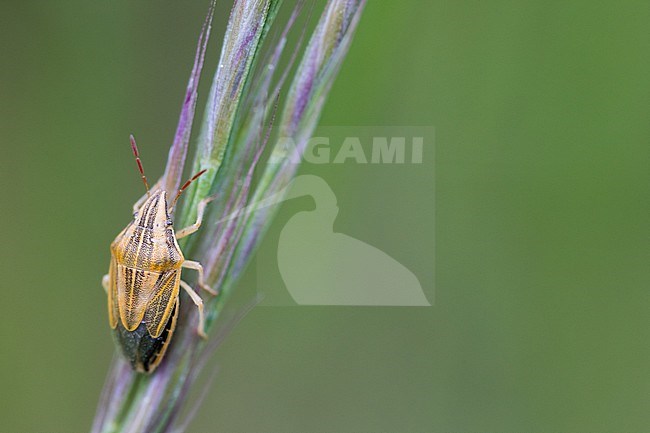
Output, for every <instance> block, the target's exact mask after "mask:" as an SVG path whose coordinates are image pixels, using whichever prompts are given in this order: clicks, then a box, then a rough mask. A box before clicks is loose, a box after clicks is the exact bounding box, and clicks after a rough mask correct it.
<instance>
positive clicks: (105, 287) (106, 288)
mask: <svg viewBox="0 0 650 433" xmlns="http://www.w3.org/2000/svg"><path fill="white" fill-rule="evenodd" d="M108 279H109V277H108V274H106V275H104V276H103V277H102V286H103V287H104V291H105V292H106V294H108Z"/></svg>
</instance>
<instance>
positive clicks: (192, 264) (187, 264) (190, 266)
mask: <svg viewBox="0 0 650 433" xmlns="http://www.w3.org/2000/svg"><path fill="white" fill-rule="evenodd" d="M183 267H184V268H187V269H194V270H195V271H196V272H198V273H199V287H200V288H202V289H203V290H205V291H206V292H208V293H210V294H211V295H213V296H217V295H218V294H219V292H217V291H216V290H214V289H213V288H212V287H210V286H208V285H207V284H206V283H205V279H204V277H203V266H201V263H199V262H195V261H193V260H185V261H184V262H183Z"/></svg>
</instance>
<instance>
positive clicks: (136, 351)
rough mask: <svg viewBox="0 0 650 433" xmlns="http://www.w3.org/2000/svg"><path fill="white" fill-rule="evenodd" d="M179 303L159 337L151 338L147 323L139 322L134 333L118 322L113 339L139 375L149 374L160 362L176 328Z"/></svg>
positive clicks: (176, 304) (177, 302)
mask: <svg viewBox="0 0 650 433" xmlns="http://www.w3.org/2000/svg"><path fill="white" fill-rule="evenodd" d="M179 303H180V301H179V300H177V301H176V303H175V305H174V311H173V312H172V314H171V316H170V317H169V319H168V320H167V323H166V324H165V328H164V329H163V332H162V333H161V334H160V336H159V337H156V338H154V337H152V336H151V335H150V334H149V331H148V330H147V323H146V322H144V321H143V322H141V323H140V325H139V326H138V327H137V328H136V329H135V330H134V331H128V330H127V329H126V328H124V326H122V323H121V322H119V323H118V324H117V327H116V328H115V330H114V333H113V335H114V337H115V339H116V340H117V343H118V346H119V347H120V348H121V350H122V353H123V354H124V357H125V358H126V359H127V360H129V362H130V363H131V366H132V367H133V369H135V370H136V371H139V372H141V373H151V372H152V371H154V370H155V369H156V367H157V366H158V364H159V363H160V361H161V360H162V358H163V356H164V355H165V352H166V351H167V346H168V345H169V341H170V339H171V336H172V334H173V333H174V329H175V328H176V318H177V317H178V310H179Z"/></svg>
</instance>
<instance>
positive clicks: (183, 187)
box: [170, 168, 208, 209]
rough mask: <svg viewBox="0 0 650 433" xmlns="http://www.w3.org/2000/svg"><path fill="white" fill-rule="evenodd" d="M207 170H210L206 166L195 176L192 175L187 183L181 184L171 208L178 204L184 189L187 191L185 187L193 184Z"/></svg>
mask: <svg viewBox="0 0 650 433" xmlns="http://www.w3.org/2000/svg"><path fill="white" fill-rule="evenodd" d="M206 171H208V169H207V168H204V169H203V170H201V171H199V172H198V173H196V174H195V175H194V176H192V178H191V179H188V180H187V182H185V183H184V184H183V186H181V187H180V188H179V189H178V193H177V194H176V197H174V201H173V202H172V205H171V207H170V208H171V209H173V208H174V206H176V202H177V201H178V198H179V197H180V196H181V193H182V192H183V191H185V189H187V187H188V186H190V184H191V183H192V182H194V181H195V180H196V179H198V178H199V176H201V175H202V174H203V173H205V172H206Z"/></svg>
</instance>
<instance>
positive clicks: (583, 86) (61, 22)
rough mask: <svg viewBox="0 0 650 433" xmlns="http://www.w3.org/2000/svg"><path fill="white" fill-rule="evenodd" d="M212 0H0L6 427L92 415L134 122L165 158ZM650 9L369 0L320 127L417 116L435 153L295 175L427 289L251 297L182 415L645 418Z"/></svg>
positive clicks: (130, 177) (627, 423) (214, 421)
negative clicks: (319, 187) (292, 299)
mask: <svg viewBox="0 0 650 433" xmlns="http://www.w3.org/2000/svg"><path fill="white" fill-rule="evenodd" d="M219 3H220V4H219V9H218V13H217V18H216V21H215V30H214V33H213V39H212V44H211V48H210V50H209V60H208V64H207V67H206V71H207V73H206V74H205V75H204V82H203V83H204V84H205V85H207V84H208V82H209V78H208V77H209V76H210V75H211V71H212V70H213V67H214V65H215V63H216V61H217V59H218V52H219V41H220V39H221V35H222V33H223V29H224V25H225V22H226V19H227V11H228V2H219ZM290 4H291V2H287V5H290ZM321 6H322V2H319V3H318V5H317V8H316V11H318V12H316V13H319V11H320V7H321ZM206 8H207V1H191V2H190V1H186V2H171V1H166V2H154V1H139V2H133V1H126V0H117V1H111V2H85V1H78V0H71V1H32V2H22V1H3V2H1V3H0V23H1V24H2V25H1V26H0V38H1V41H2V42H1V44H0V47H1V48H0V49H1V51H0V55H1V59H2V67H0V132H1V137H2V142H1V146H2V147H1V152H2V153H1V155H2V156H1V157H0V181H1V183H2V185H3V191H4V192H3V199H2V206H1V208H0V216H1V218H2V220H1V221H2V222H3V229H4V232H3V234H2V242H1V243H0V263H2V268H1V271H2V272H1V273H0V274H1V275H2V283H0V284H1V286H2V291H3V296H4V298H3V299H4V301H3V303H2V305H3V320H4V323H3V326H2V327H1V329H2V331H1V336H2V339H1V341H2V346H1V347H2V364H1V366H0V367H1V368H0V389H2V393H0V399H1V404H0V414H1V420H0V430H1V431H3V432H66V433H67V432H82V431H87V430H88V429H89V426H90V424H91V421H92V417H93V414H94V409H95V404H96V401H97V398H98V394H99V392H100V389H101V386H102V382H103V379H104V375H105V372H106V369H107V366H108V365H109V362H110V359H111V356H112V352H113V345H112V341H111V339H110V336H109V333H108V327H107V326H106V325H107V323H106V313H105V295H104V292H103V291H102V289H101V285H100V279H101V276H102V275H103V274H104V273H105V271H106V270H107V267H108V258H109V255H108V245H109V243H110V241H111V240H112V239H113V237H114V236H115V235H116V234H117V232H118V231H119V230H120V229H121V228H122V226H123V225H124V224H125V223H126V222H127V221H128V218H129V217H130V212H131V210H130V209H131V204H132V202H133V201H135V199H136V198H137V197H139V195H140V194H141V192H142V187H141V184H140V183H139V180H138V179H137V174H136V171H135V167H134V163H133V161H132V159H131V156H130V150H129V148H128V141H127V139H128V134H129V133H134V134H135V135H136V137H137V138H138V143H139V146H140V150H141V154H142V155H143V161H144V164H145V167H146V169H147V171H148V173H149V176H150V177H151V178H155V177H157V176H158V175H160V173H162V169H163V165H164V161H165V158H166V153H167V147H168V145H169V144H170V142H171V139H172V136H173V132H174V130H175V127H176V121H177V116H178V112H179V108H180V102H181V99H182V95H183V91H184V88H185V85H186V80H187V76H188V73H189V69H190V67H191V62H192V59H193V55H194V47H195V41H196V37H197V35H198V31H199V27H200V24H201V22H202V20H203V16H204V14H205V11H206ZM649 22H650V3H648V2H642V1H638V2H633V1H628V2H617V3H613V2H587V1H573V2H542V1H494V2H478V1H458V2H452V1H426V2H425V1H418V2H416V1H410V2H388V1H370V2H369V4H368V5H367V8H366V11H365V13H364V16H363V19H362V22H361V25H360V28H359V30H358V33H357V36H356V39H355V41H354V43H353V46H352V48H351V50H350V53H349V57H348V59H347V60H346V62H345V64H344V67H343V68H342V70H341V73H340V76H339V78H338V80H337V82H336V84H335V87H334V89H333V91H332V93H331V96H330V99H329V101H328V104H327V107H326V109H325V112H324V115H323V118H322V124H323V125H327V126H346V127H349V126H355V125H370V126H373V125H379V126H395V125H398V126H399V125H406V126H413V125H415V126H434V127H435V131H436V133H435V135H436V137H435V143H436V144H435V159H434V155H433V147H432V146H431V143H432V140H427V143H428V144H427V146H428V147H427V148H426V149H425V155H424V164H422V165H420V166H409V167H403V168H395V167H392V166H385V167H379V168H373V170H372V171H369V170H368V169H367V168H364V167H360V166H358V165H355V164H344V165H338V166H335V165H328V166H319V167H317V168H314V167H311V168H310V167H305V170H304V171H305V172H312V168H313V169H314V170H318V171H317V172H318V173H319V174H320V175H322V176H324V177H325V178H327V179H328V181H330V185H331V186H332V188H333V190H334V191H335V192H336V195H337V198H338V200H339V207H340V209H341V211H340V213H339V217H338V219H337V222H336V225H335V230H336V231H340V232H344V233H347V234H349V235H351V236H354V237H356V238H359V239H362V240H365V241H367V242H368V243H371V244H372V245H374V246H376V247H378V248H381V249H384V250H385V251H387V252H389V253H390V254H391V255H392V256H393V257H395V258H396V259H397V260H400V261H402V262H403V263H404V264H405V265H406V266H407V267H409V269H411V270H412V271H413V272H414V273H415V274H416V275H417V276H418V277H419V278H420V281H421V283H422V285H423V288H424V290H425V292H426V293H427V296H428V297H429V300H430V301H432V303H434V305H433V306H432V307H428V308H397V307H393V308H353V307H259V308H256V309H254V310H253V311H252V312H251V313H250V314H249V315H248V316H247V317H246V318H245V319H244V320H243V321H242V322H241V324H240V325H239V326H238V327H237V328H235V330H234V331H233V333H232V334H231V335H230V337H229V338H228V339H227V341H226V342H225V343H224V344H223V346H222V348H221V349H220V351H219V352H218V354H217V355H216V362H217V363H218V364H219V366H220V367H219V368H220V372H219V375H218V377H217V379H216V381H215V383H214V385H213V388H212V390H211V392H210V393H209V395H208V397H207V399H206V401H205V405H204V407H203V409H202V410H201V411H200V412H199V415H198V416H197V418H196V420H195V422H194V423H193V424H192V426H191V428H190V431H192V432H213V431H222V432H282V433H287V432H296V433H297V432H307V431H308V432H341V433H347V432H350V433H351V432H372V433H375V432H423V433H424V432H513V433H514V432H590V433H596V432H613V431H617V432H646V431H648V424H649V422H650V415H648V414H649V413H650V412H649V409H650V407H649V404H650V373H649V372H648V361H650V349H649V345H648V341H649V337H650V335H649V332H648V331H649V330H650V327H649V325H650V323H649V314H648V313H649V306H650V304H649V301H650V299H649V293H650V291H649V290H648V277H650V272H649V269H648V259H649V254H648V248H647V245H648V239H649V236H648V235H649V233H648V224H647V218H648V210H649V206H650V201H649V200H648V193H649V192H650V191H649V186H650V183H649V182H650V170H649V169H648V163H649V162H650V159H649V156H650V155H649V153H648V149H649V147H648V144H649V141H650V122H649V121H648V120H649V119H648V117H649V116H648V115H649V114H650V110H649V108H650V84H649V83H650V60H649V53H650V33H649V32H648V23H649ZM206 88H207V87H206V86H203V87H202V89H203V95H205V93H206V92H205V89H206ZM430 138H432V137H430ZM398 170H399V171H398ZM434 182H435V196H434ZM303 205H304V206H306V207H308V206H309V204H304V203H303V204H300V203H299V206H303ZM289 215H290V214H289ZM287 217H288V216H287V214H286V213H283V214H281V215H280V218H279V219H278V225H277V227H276V228H275V230H274V231H273V232H272V233H271V234H270V236H269V238H268V239H267V243H268V242H273V240H274V236H276V237H277V232H278V230H279V228H281V227H282V224H283V223H284V222H286V218H287ZM434 228H435V255H434V254H433V248H425V246H427V245H429V246H432V245H433V242H434V237H433V233H434ZM268 268H269V269H271V270H269V272H271V273H272V266H268ZM276 272H277V271H276ZM249 280H251V281H257V282H259V280H260V276H259V275H257V276H255V277H254V278H250V277H249ZM269 280H270V281H276V282H277V280H278V278H277V275H269ZM280 289H281V288H280ZM280 289H278V290H280ZM274 290H276V289H274ZM434 292H435V296H434Z"/></svg>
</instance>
